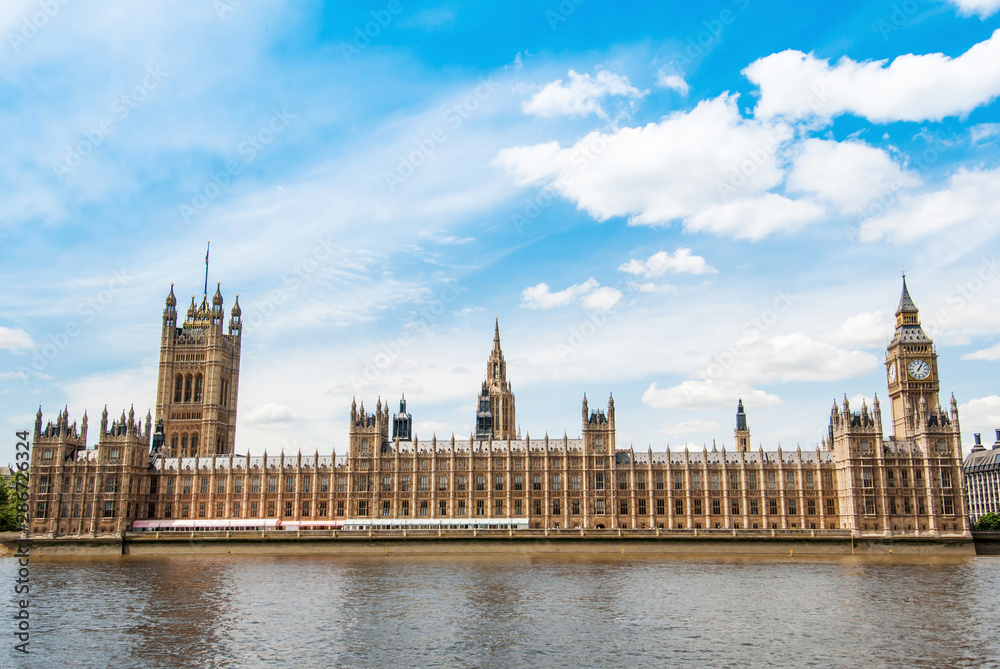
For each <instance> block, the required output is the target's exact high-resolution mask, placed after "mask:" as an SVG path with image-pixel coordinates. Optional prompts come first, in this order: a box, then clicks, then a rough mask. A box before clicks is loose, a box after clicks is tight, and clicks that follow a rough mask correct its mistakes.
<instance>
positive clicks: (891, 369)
mask: <svg viewBox="0 0 1000 669" xmlns="http://www.w3.org/2000/svg"><path fill="white" fill-rule="evenodd" d="M885 364H886V373H887V375H888V381H889V399H890V400H891V402H892V425H893V431H894V435H895V437H896V439H897V440H903V439H910V438H912V437H913V436H914V435H915V434H916V432H917V431H918V425H917V423H918V421H919V419H920V415H921V413H924V412H927V411H928V410H930V411H932V412H939V411H940V404H939V402H938V393H939V391H940V385H939V380H938V367H937V352H936V351H935V350H934V342H933V341H931V339H930V337H928V336H927V334H926V333H925V332H924V330H923V328H922V327H921V326H920V311H919V310H918V309H917V305H916V303H914V301H913V298H912V297H910V291H909V289H908V288H907V286H906V275H905V274H904V275H903V293H902V295H901V296H900V298H899V306H898V307H897V308H896V331H895V333H894V334H893V337H892V341H890V342H889V348H888V350H887V351H886V356H885Z"/></svg>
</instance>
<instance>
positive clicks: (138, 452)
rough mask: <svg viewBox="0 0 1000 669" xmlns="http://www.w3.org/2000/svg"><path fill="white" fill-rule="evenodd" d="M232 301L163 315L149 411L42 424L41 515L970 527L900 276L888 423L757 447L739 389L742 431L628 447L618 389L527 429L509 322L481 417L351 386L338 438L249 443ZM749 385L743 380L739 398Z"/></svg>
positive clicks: (889, 358) (243, 521)
mask: <svg viewBox="0 0 1000 669" xmlns="http://www.w3.org/2000/svg"><path fill="white" fill-rule="evenodd" d="M222 304H223V299H222V295H221V291H220V290H217V291H216V294H215V296H214V297H213V299H212V301H211V304H209V301H208V296H207V293H206V295H205V296H204V298H203V300H202V302H201V305H200V306H196V305H195V302H194V300H193V299H192V304H191V307H190V308H189V309H188V312H187V317H186V319H185V320H184V322H183V323H182V324H181V326H180V327H178V325H177V312H176V298H175V297H174V294H173V288H172V287H171V291H170V294H169V295H168V297H167V301H166V308H165V309H164V313H163V331H162V337H161V348H160V370H159V380H158V388H157V406H156V417H155V427H154V419H153V416H152V415H150V414H147V416H146V418H145V420H144V421H141V420H140V421H137V420H136V418H135V415H134V412H133V410H131V409H130V410H129V411H128V413H127V414H126V413H125V412H123V413H122V415H121V416H120V417H119V418H117V419H115V420H112V421H111V422H110V423H109V417H108V412H107V410H105V411H104V413H103V414H102V417H101V425H100V432H99V434H98V437H97V440H96V445H95V446H94V448H87V446H86V442H87V436H88V434H87V431H88V423H87V416H86V414H85V415H84V416H83V418H82V421H81V423H80V425H79V427H78V426H77V423H76V422H73V423H72V424H71V423H70V418H69V412H68V410H65V411H61V412H59V414H58V416H57V418H56V420H55V421H50V422H48V423H47V424H45V425H44V426H43V421H42V413H41V410H40V409H39V412H38V415H37V417H36V422H35V439H34V446H33V450H32V463H31V478H30V496H31V497H30V499H31V509H30V511H31V513H30V519H29V531H30V533H31V534H34V535H80V534H103V533H120V532H123V531H127V530H130V529H162V530H169V529H241V528H243V529H246V528H254V529H261V528H275V529H278V528H284V529H296V530H304V529H326V530H329V529H338V528H363V529H369V528H372V529H379V528H386V529H388V528H476V527H482V528H488V527H498V528H507V527H525V528H547V529H552V530H555V529H575V528H588V529H601V528H606V529H610V528H629V529H641V528H657V529H663V530H668V529H674V530H677V529H683V530H690V529H716V528H718V529H723V528H724V529H727V530H732V531H737V532H739V531H747V530H749V531H752V530H769V529H783V530H796V529H797V530H816V531H822V530H828V529H839V530H844V529H846V530H851V531H853V532H854V533H857V534H908V535H919V536H936V535H941V534H949V535H966V534H968V532H969V525H968V521H967V518H966V514H965V510H964V504H963V478H962V458H961V445H960V443H961V442H960V432H959V420H958V408H957V405H956V403H955V399H954V398H951V401H950V406H949V408H948V409H947V410H946V409H944V408H942V407H941V405H940V402H939V389H940V383H939V378H938V368H937V354H936V353H935V351H934V346H933V343H932V342H931V340H930V339H929V338H928V337H927V336H926V334H925V333H924V331H923V329H922V328H921V326H920V319H919V312H918V310H917V307H916V305H915V304H914V302H913V300H912V299H911V298H910V295H909V292H908V290H907V288H906V283H905V280H904V283H903V293H902V297H901V299H900V303H899V307H898V309H897V311H896V328H895V334H894V337H893V339H892V342H891V343H890V345H889V347H888V350H887V354H886V359H885V364H886V373H887V379H888V387H889V405H890V411H891V415H890V417H889V420H890V424H891V426H892V430H893V433H892V435H891V436H889V437H888V438H886V437H885V436H884V435H883V427H882V426H883V421H882V414H881V406H880V403H879V401H878V399H877V397H876V399H875V400H874V401H873V403H872V406H871V407H869V406H867V404H862V406H861V407H860V408H859V409H852V407H851V406H850V405H849V403H848V401H847V399H846V398H845V399H844V400H843V402H842V403H840V404H839V405H838V404H837V403H836V402H835V403H834V406H833V409H832V410H831V413H830V418H829V426H828V434H827V437H826V438H825V439H824V441H823V443H822V445H821V446H819V447H817V448H816V449H815V450H807V451H802V450H800V449H795V450H794V451H787V450H784V451H783V450H782V449H780V448H779V449H778V450H776V451H764V450H763V448H758V450H756V451H754V450H753V449H752V448H751V446H750V430H749V426H748V420H747V414H746V411H745V409H744V406H743V402H742V401H741V400H740V401H739V403H738V408H737V414H736V425H735V431H734V437H735V444H736V449H735V450H734V451H727V450H726V449H725V448H723V449H721V450H719V449H716V448H713V449H712V450H708V449H707V448H703V449H702V450H701V451H689V450H687V449H684V450H683V451H671V450H670V449H667V450H665V451H653V450H652V449H647V450H644V451H643V450H638V451H637V450H635V449H633V448H631V447H629V448H619V446H618V444H617V443H616V428H615V402H614V398H612V397H610V396H609V398H608V401H607V404H606V406H601V407H599V408H597V407H595V408H591V406H590V403H589V401H588V399H587V397H586V396H584V397H583V400H582V404H581V411H580V436H579V437H577V438H573V439H570V438H569V437H568V436H565V435H564V436H563V437H562V438H550V437H549V436H548V435H544V436H542V437H541V438H537V437H536V438H532V437H531V436H530V435H528V434H525V435H524V437H523V438H522V437H521V435H520V434H518V433H517V428H516V422H515V407H514V395H513V393H512V391H511V384H510V382H509V381H508V380H507V368H506V363H505V361H504V357H503V352H502V350H501V348H500V331H499V323H497V325H496V327H495V330H494V340H493V350H492V351H491V353H490V355H489V358H488V362H487V369H486V379H485V380H484V382H483V385H482V388H481V391H480V394H479V402H478V404H477V415H476V423H475V425H476V427H475V431H474V433H473V434H472V435H470V436H469V437H468V438H464V439H460V438H456V437H455V436H452V437H451V438H449V439H443V440H438V439H436V438H433V439H431V440H429V441H426V440H423V441H421V440H419V439H418V438H417V437H416V436H415V435H414V434H413V428H412V416H411V415H410V414H409V413H408V412H407V407H406V401H405V399H402V400H401V401H400V406H399V411H398V412H397V413H395V414H394V415H393V416H392V417H390V410H389V406H388V404H386V405H383V404H382V402H381V400H379V401H378V402H377V403H376V405H375V407H374V410H372V411H369V410H366V409H365V406H364V403H363V402H362V403H361V404H360V405H358V404H357V403H356V402H352V404H351V408H350V427H349V442H348V447H347V451H346V453H342V454H339V455H338V454H337V453H336V452H331V453H329V454H324V455H320V454H319V453H315V454H312V455H309V454H303V453H296V454H294V455H291V456H289V455H285V454H281V455H277V456H275V455H273V454H272V455H267V454H265V455H263V456H250V455H249V454H247V455H237V454H236V452H235V428H236V406H237V388H238V381H239V359H240V337H241V323H240V309H239V305H238V304H237V305H235V306H234V307H233V310H232V312H231V318H230V321H229V325H228V332H225V333H224V332H223V320H224V318H223V316H224V314H223V309H222ZM734 399H737V398H734Z"/></svg>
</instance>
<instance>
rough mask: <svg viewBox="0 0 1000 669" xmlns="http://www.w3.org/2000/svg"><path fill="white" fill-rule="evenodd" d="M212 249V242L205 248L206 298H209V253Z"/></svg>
mask: <svg viewBox="0 0 1000 669" xmlns="http://www.w3.org/2000/svg"><path fill="white" fill-rule="evenodd" d="M210 248H212V242H209V243H208V246H206V247H205V297H206V298H207V297H208V251H209V249H210Z"/></svg>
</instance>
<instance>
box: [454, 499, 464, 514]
mask: <svg viewBox="0 0 1000 669" xmlns="http://www.w3.org/2000/svg"><path fill="white" fill-rule="evenodd" d="M455 513H456V514H457V515H459V516H464V515H465V500H464V499H460V500H458V509H457V510H456V511H455Z"/></svg>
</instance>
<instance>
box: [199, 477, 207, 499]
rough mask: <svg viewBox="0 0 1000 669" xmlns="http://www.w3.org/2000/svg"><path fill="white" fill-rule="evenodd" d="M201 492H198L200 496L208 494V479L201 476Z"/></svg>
mask: <svg viewBox="0 0 1000 669" xmlns="http://www.w3.org/2000/svg"><path fill="white" fill-rule="evenodd" d="M200 478H201V490H200V491H199V492H200V493H201V494H202V495H207V494H208V477H207V476H201V477H200Z"/></svg>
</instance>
